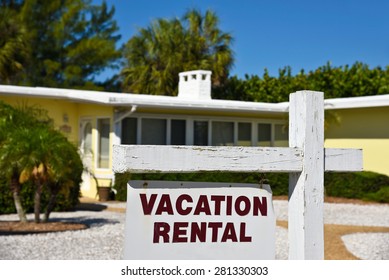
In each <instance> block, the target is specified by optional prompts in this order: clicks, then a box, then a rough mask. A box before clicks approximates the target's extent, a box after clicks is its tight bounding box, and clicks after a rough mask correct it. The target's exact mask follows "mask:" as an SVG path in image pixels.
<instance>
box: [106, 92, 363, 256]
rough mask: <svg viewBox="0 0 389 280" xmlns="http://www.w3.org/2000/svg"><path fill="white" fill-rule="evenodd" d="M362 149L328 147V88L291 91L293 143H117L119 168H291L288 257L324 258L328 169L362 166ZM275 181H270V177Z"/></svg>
mask: <svg viewBox="0 0 389 280" xmlns="http://www.w3.org/2000/svg"><path fill="white" fill-rule="evenodd" d="M362 169H363V162H362V150H361V149H324V94H323V93H322V92H313V91H298V92H295V93H292V94H291V95H290V103H289V148H273V147H272V148H266V147H214V146H212V147H204V146H201V147H200V146H146V145H145V146H143V145H128V146H124V145H118V146H114V150H113V170H114V172H125V171H130V172H132V173H150V172H173V173H179V172H201V171H228V172H285V173H289V174H290V177H289V210H288V211H289V229H288V232H289V259H319V260H320V259H323V258H324V237H323V236H324V234H323V228H324V227H323V205H324V198H323V197H324V172H325V171H334V172H335V171H361V170H362ZM270 183H271V182H270Z"/></svg>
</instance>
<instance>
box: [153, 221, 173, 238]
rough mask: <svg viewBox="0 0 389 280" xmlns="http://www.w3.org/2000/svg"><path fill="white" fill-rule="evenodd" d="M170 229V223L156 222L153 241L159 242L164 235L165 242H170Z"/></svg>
mask: <svg viewBox="0 0 389 280" xmlns="http://www.w3.org/2000/svg"><path fill="white" fill-rule="evenodd" d="M169 231H170V226H169V224H168V223H154V237H153V243H159V238H160V237H162V240H163V243H169Z"/></svg>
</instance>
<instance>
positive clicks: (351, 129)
mask: <svg viewBox="0 0 389 280" xmlns="http://www.w3.org/2000/svg"><path fill="white" fill-rule="evenodd" d="M331 112H333V113H335V114H336V116H337V117H339V120H340V123H339V124H336V123H329V127H328V129H327V130H326V131H325V147H327V148H362V149H363V165H364V170H366V171H374V172H378V173H382V174H385V175H388V176H389V107H372V108H362V109H343V110H331Z"/></svg>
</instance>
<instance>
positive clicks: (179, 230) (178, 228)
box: [172, 223, 188, 243]
mask: <svg viewBox="0 0 389 280" xmlns="http://www.w3.org/2000/svg"><path fill="white" fill-rule="evenodd" d="M187 227H188V223H174V229H173V241H172V242H173V243H183V242H187V241H188V238H187V237H186V228H187ZM181 235H184V236H181Z"/></svg>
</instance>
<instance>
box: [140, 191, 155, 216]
mask: <svg viewBox="0 0 389 280" xmlns="http://www.w3.org/2000/svg"><path fill="white" fill-rule="evenodd" d="M139 196H140V202H141V203H142V209H143V214H144V215H150V214H151V210H153V207H154V203H155V200H156V199H157V195H156V194H152V195H151V196H150V200H149V201H147V197H146V194H145V193H140V194H139Z"/></svg>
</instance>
